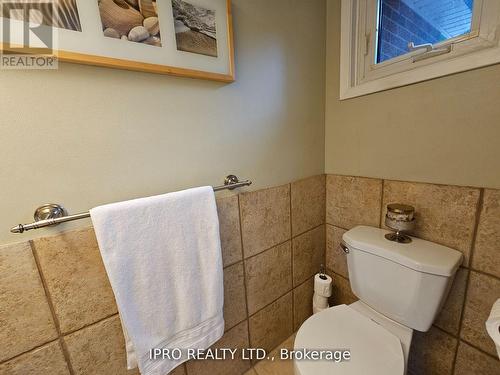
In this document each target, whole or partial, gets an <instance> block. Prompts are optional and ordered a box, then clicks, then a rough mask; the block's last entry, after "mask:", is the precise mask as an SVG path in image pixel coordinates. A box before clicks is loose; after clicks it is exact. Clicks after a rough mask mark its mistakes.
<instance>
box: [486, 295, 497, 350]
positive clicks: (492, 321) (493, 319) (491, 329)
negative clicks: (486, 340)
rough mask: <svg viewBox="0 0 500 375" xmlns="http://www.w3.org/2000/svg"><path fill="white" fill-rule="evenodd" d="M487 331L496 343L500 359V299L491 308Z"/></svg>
mask: <svg viewBox="0 0 500 375" xmlns="http://www.w3.org/2000/svg"><path fill="white" fill-rule="evenodd" d="M486 331H487V332H488V335H490V337H491V339H492V340H493V342H494V343H495V346H496V348H497V354H498V358H500V298H499V299H497V300H496V302H495V303H494V304H493V307H492V308H491V312H490V316H489V317H488V320H487V321H486Z"/></svg>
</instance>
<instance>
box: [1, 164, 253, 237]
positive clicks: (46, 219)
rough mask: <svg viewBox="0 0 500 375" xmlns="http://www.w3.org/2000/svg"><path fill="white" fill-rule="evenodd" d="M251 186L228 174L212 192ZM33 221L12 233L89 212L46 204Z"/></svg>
mask: <svg viewBox="0 0 500 375" xmlns="http://www.w3.org/2000/svg"><path fill="white" fill-rule="evenodd" d="M251 184H252V181H250V180H243V181H240V180H239V179H238V177H236V176H235V175H232V174H230V175H229V176H226V178H225V179H224V185H221V186H214V191H220V190H226V189H227V190H234V189H236V188H239V187H243V186H249V185H251ZM33 217H34V219H35V221H34V222H33V223H30V224H18V225H16V226H15V227H12V228H11V229H10V231H11V232H12V233H23V232H25V231H28V230H32V229H38V228H44V227H50V226H54V225H57V224H60V223H65V222H67V221H73V220H79V219H84V218H88V217H90V213H89V212H82V213H79V214H75V215H68V212H67V211H66V209H65V208H64V207H63V206H61V205H60V204H56V203H48V204H44V205H43V206H40V207H38V208H37V209H36V210H35V214H34V215H33Z"/></svg>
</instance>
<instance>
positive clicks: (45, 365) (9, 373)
mask: <svg viewBox="0 0 500 375" xmlns="http://www.w3.org/2000/svg"><path fill="white" fill-rule="evenodd" d="M0 374H2V375H69V370H68V366H67V365H66V361H65V359H64V355H63V353H62V350H61V346H60V345H59V342H58V341H54V342H51V343H50V344H47V345H45V346H42V347H40V348H37V349H35V350H33V351H31V352H28V353H25V354H23V355H21V356H19V357H16V358H14V359H12V360H10V361H7V362H4V363H2V364H0Z"/></svg>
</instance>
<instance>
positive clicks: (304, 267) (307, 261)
mask: <svg viewBox="0 0 500 375" xmlns="http://www.w3.org/2000/svg"><path fill="white" fill-rule="evenodd" d="M292 251H293V285H294V286H296V285H299V284H301V283H302V282H304V281H306V280H307V279H308V278H309V277H311V276H312V275H314V274H316V273H317V272H318V271H319V270H320V268H321V265H322V264H323V265H324V264H325V226H324V225H322V226H320V227H317V228H315V229H313V230H311V231H309V232H306V233H304V234H301V235H300V236H298V237H295V238H294V239H293V240H292Z"/></svg>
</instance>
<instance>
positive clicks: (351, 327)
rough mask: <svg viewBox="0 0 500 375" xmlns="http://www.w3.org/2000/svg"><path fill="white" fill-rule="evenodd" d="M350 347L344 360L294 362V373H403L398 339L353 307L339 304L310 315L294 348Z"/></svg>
mask: <svg viewBox="0 0 500 375" xmlns="http://www.w3.org/2000/svg"><path fill="white" fill-rule="evenodd" d="M304 348H305V349H315V350H350V354H351V359H350V360H349V361H345V362H339V363H335V362H333V361H327V360H318V361H312V360H307V361H298V360H296V361H294V367H295V375H335V374H338V375H365V374H367V375H403V374H404V371H405V369H404V367H405V363H404V362H405V361H404V356H403V349H402V347H401V342H400V341H399V339H398V338H397V337H396V336H395V335H394V334H392V333H390V332H389V331H388V330H387V329H385V328H383V327H382V326H380V325H379V324H378V323H376V322H375V321H373V320H372V319H370V318H368V317H366V316H364V315H362V314H361V313H359V312H358V311H356V310H355V309H353V308H351V307H349V306H346V305H339V306H335V307H332V308H329V309H326V310H324V311H322V312H320V313H318V314H315V315H313V316H311V317H310V318H309V319H307V320H306V321H305V322H304V324H302V326H301V327H300V329H299V331H298V332H297V336H296V338H295V344H294V349H295V350H300V349H304Z"/></svg>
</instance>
